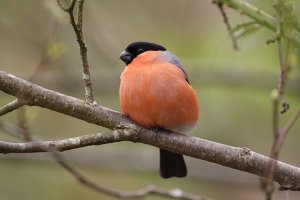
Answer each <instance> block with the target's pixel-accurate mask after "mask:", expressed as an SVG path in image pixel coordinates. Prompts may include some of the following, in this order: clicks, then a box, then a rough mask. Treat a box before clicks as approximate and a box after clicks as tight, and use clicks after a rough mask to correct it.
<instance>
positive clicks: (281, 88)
mask: <svg viewBox="0 0 300 200" xmlns="http://www.w3.org/2000/svg"><path fill="white" fill-rule="evenodd" d="M280 6H281V2H280V0H278V1H277V6H276V7H277V9H276V13H277V16H276V35H277V51H278V58H279V64H280V76H279V84H278V92H279V96H280V100H281V106H282V110H281V111H280V112H281V113H285V112H286V111H288V109H289V107H290V105H289V104H288V102H287V101H286V100H285V82H286V76H287V68H286V62H285V60H284V56H283V52H282V41H281V40H282V38H281V35H282V31H281V11H280Z"/></svg>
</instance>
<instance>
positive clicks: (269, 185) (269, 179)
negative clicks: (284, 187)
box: [262, 90, 280, 200]
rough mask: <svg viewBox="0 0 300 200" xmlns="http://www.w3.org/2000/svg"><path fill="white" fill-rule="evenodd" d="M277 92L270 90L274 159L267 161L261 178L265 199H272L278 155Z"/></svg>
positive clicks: (271, 155) (272, 155)
mask: <svg viewBox="0 0 300 200" xmlns="http://www.w3.org/2000/svg"><path fill="white" fill-rule="evenodd" d="M278 97H279V94H278V91H277V90H273V91H272V92H271V99H272V103H273V112H272V115H273V120H272V124H273V144H272V148H271V153H270V158H272V159H274V160H271V161H270V162H269V163H268V169H267V173H266V178H265V179H262V181H263V186H264V187H263V189H264V190H265V195H266V200H271V199H272V194H273V192H274V183H273V173H274V170H275V167H276V163H277V159H278V156H279V152H278V151H277V146H278V142H279V137H280V129H279V114H278V103H279V99H278Z"/></svg>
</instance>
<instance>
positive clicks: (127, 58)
mask: <svg viewBox="0 0 300 200" xmlns="http://www.w3.org/2000/svg"><path fill="white" fill-rule="evenodd" d="M120 59H121V60H122V61H123V62H124V63H126V64H128V63H130V62H131V60H132V55H131V53H129V52H127V51H123V52H122V53H121V54H120Z"/></svg>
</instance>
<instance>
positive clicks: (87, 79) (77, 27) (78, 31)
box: [57, 0, 97, 105]
mask: <svg viewBox="0 0 300 200" xmlns="http://www.w3.org/2000/svg"><path fill="white" fill-rule="evenodd" d="M57 3H58V5H59V7H60V8H61V9H62V10H63V11H65V12H67V13H68V14H69V17H70V21H71V25H72V27H73V30H74V32H75V35H76V38H77V42H78V45H79V49H80V56H81V62H82V70H83V82H84V86H85V97H86V102H87V103H89V104H93V105H95V104H97V102H96V100H95V97H94V92H93V85H92V80H91V75H90V68H89V63H88V59H87V47H86V45H85V42H84V39H83V33H82V16H83V15H82V13H83V3H84V0H78V11H77V22H76V20H75V17H74V7H75V3H76V0H72V2H71V3H70V5H69V6H68V7H67V8H66V7H64V6H63V5H62V4H61V2H60V0H57Z"/></svg>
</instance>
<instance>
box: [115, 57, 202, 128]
mask: <svg viewBox="0 0 300 200" xmlns="http://www.w3.org/2000/svg"><path fill="white" fill-rule="evenodd" d="M145 54H146V55H145ZM147 54H149V55H147ZM158 54H159V52H146V53H143V54H141V55H140V56H139V57H137V58H135V59H134V61H133V62H132V63H131V64H129V65H128V66H127V67H126V68H125V70H124V71H123V73H122V75H121V84H120V91H119V96H120V106H121V110H122V112H123V113H125V114H126V115H128V116H130V117H131V118H132V119H133V120H134V121H135V122H137V123H138V124H140V125H142V126H144V127H162V128H165V129H168V130H173V131H178V132H186V131H188V130H191V129H193V128H194V127H195V125H196V123H197V120H198V116H199V106H198V100H197V96H196V93H195V91H194V90H193V88H192V87H191V86H190V85H189V84H188V83H187V81H186V80H185V76H184V73H183V72H182V70H181V69H180V68H178V67H176V66H174V65H172V64H169V63H165V62H162V61H158V60H155V58H156V56H158ZM143 57H145V58H146V59H144V58H143Z"/></svg>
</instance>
